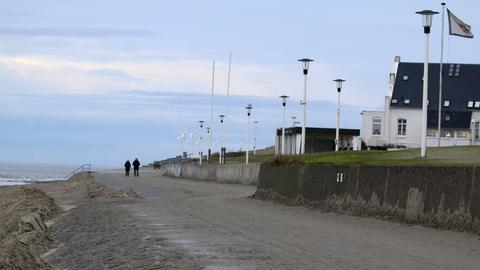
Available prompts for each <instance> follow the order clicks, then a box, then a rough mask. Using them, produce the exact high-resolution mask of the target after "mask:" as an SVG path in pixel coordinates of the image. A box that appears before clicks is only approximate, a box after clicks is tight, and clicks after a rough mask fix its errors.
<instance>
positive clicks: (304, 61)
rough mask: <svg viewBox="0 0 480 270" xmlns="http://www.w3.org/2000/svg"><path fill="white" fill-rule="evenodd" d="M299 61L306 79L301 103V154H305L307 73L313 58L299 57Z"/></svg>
mask: <svg viewBox="0 0 480 270" xmlns="http://www.w3.org/2000/svg"><path fill="white" fill-rule="evenodd" d="M298 61H299V62H301V63H302V68H303V75H305V79H304V86H303V101H302V102H301V105H303V123H302V146H301V149H300V154H305V132H306V123H307V75H308V68H309V67H310V62H312V61H313V60H312V59H308V58H302V59H298Z"/></svg>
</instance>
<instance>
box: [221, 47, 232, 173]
mask: <svg viewBox="0 0 480 270" xmlns="http://www.w3.org/2000/svg"><path fill="white" fill-rule="evenodd" d="M231 71H232V52H230V59H229V61H228V79H227V98H226V99H225V121H224V123H223V140H222V148H223V151H222V152H223V153H222V163H221V164H225V156H226V153H227V147H226V141H227V123H228V105H229V104H228V103H229V98H230V73H231Z"/></svg>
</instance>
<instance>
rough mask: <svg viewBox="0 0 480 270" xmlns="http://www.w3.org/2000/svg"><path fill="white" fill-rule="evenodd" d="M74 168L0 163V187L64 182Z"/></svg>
mask: <svg viewBox="0 0 480 270" xmlns="http://www.w3.org/2000/svg"><path fill="white" fill-rule="evenodd" d="M76 168H77V167H75V166H63V165H50V164H27V163H5V162H0V186H12V185H27V184H30V183H34V182H45V181H57V180H65V177H66V176H67V175H68V174H69V173H70V172H72V171H73V170H75V169H76Z"/></svg>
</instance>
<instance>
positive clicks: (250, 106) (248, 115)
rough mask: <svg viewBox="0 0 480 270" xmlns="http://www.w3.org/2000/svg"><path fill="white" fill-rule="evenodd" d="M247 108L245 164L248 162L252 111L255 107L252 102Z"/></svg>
mask: <svg viewBox="0 0 480 270" xmlns="http://www.w3.org/2000/svg"><path fill="white" fill-rule="evenodd" d="M245 109H247V152H246V157H245V164H248V152H249V150H250V149H249V148H250V113H251V112H252V109H253V107H252V104H248V105H247V107H245Z"/></svg>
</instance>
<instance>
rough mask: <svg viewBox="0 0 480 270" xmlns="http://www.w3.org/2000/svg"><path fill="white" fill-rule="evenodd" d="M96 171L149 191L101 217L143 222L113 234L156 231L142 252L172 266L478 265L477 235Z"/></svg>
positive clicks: (131, 243)
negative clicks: (153, 246) (153, 244)
mask: <svg viewBox="0 0 480 270" xmlns="http://www.w3.org/2000/svg"><path fill="white" fill-rule="evenodd" d="M96 178H97V181H98V182H99V183H101V184H103V185H106V186H108V187H111V188H115V189H118V188H132V189H133V190H135V191H136V192H137V194H139V195H140V196H142V197H143V198H142V199H132V200H130V201H124V202H122V203H121V204H117V203H113V204H110V205H109V206H108V207H109V209H110V210H109V211H113V212H112V214H109V211H106V212H104V213H103V214H102V215H105V216H111V215H115V216H125V217H128V219H126V221H125V222H127V224H137V226H136V228H135V229H131V230H129V229H126V230H124V231H119V233H116V234H114V237H113V238H115V239H117V238H120V239H123V240H118V241H120V242H121V243H124V244H125V245H127V246H128V247H129V248H128V250H129V252H132V253H135V252H137V251H135V247H137V245H138V243H139V242H138V241H139V239H159V241H160V242H161V243H162V245H160V246H161V247H159V248H157V250H149V251H148V252H147V251H145V250H143V251H142V252H147V254H148V256H146V257H152V258H159V259H160V258H164V257H168V258H169V259H168V260H167V263H168V267H169V268H168V267H167V268H166V269H170V268H178V269H188V268H187V267H190V268H192V269H197V268H198V269H402V270H403V269H478V267H479V265H480V240H479V236H478V235H472V234H466V233H458V232H450V231H439V230H434V229H429V228H424V227H420V226H406V225H401V224H395V223H390V222H385V221H379V220H375V219H370V218H361V217H352V216H342V215H335V214H328V213H322V212H320V211H314V210H308V209H306V208H303V207H290V206H283V205H278V204H274V203H271V202H263V201H258V200H253V199H250V198H248V197H249V196H250V195H252V194H253V193H254V192H255V189H256V188H255V187H252V186H241V185H226V184H217V183H210V182H196V181H191V180H185V179H172V178H168V177H163V176H161V175H160V172H158V171H156V172H154V171H150V172H149V171H142V172H141V176H140V177H136V178H134V177H130V178H126V177H124V176H123V175H122V174H121V173H114V172H110V173H99V174H96ZM96 207H100V208H101V207H106V206H96ZM115 211H121V213H117V212H115ZM82 215H83V214H82ZM92 222H93V221H92ZM111 222H112V223H111V224H112V226H113V227H114V228H115V231H117V229H116V228H117V227H118V225H116V224H115V225H113V223H115V222H119V221H118V220H116V219H113V220H112V221H111ZM90 230H94V228H90ZM109 233H110V232H109ZM60 234H61V233H60ZM101 234H102V233H99V234H98V237H100V235H101ZM90 237H93V238H97V236H92V235H90ZM125 239H128V240H126V241H125ZM122 241H123V242H122ZM135 241H137V242H138V243H137V242H135ZM101 244H102V243H100V245H101ZM147 246H148V245H147ZM139 248H140V249H141V248H144V247H143V246H141V245H140V246H139ZM103 253H105V254H108V250H105V251H104V252H103ZM127 253H128V252H127ZM122 254H123V253H122ZM157 255H158V256H157ZM110 256H112V255H110ZM125 256H128V254H126V255H125ZM155 256H157V257H155ZM135 258H136V257H135V256H133V257H131V258H129V260H135ZM141 259H142V258H139V260H141ZM157 261H158V260H157ZM152 262H153V263H155V260H154V261H151V262H148V263H152ZM132 263H134V262H132ZM146 265H148V266H151V264H146ZM159 265H161V264H159ZM182 267H183V268H182ZM71 269H81V268H71ZM85 269H86V268H85ZM99 269H101V268H99ZM107 269H110V268H107ZM111 269H116V268H111ZM118 269H128V268H121V267H119V268H118ZM132 269H135V268H132Z"/></svg>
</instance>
